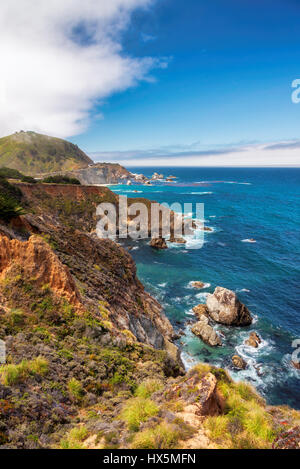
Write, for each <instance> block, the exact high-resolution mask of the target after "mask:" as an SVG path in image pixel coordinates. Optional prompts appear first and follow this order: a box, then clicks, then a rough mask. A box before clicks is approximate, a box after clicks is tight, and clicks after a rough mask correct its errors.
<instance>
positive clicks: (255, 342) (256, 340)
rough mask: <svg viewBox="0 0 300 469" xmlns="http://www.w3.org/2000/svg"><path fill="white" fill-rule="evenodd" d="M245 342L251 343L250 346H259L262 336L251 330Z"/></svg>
mask: <svg viewBox="0 0 300 469" xmlns="http://www.w3.org/2000/svg"><path fill="white" fill-rule="evenodd" d="M245 344H246V345H249V347H254V348H257V347H258V346H259V344H261V338H260V337H259V335H258V334H257V333H256V332H251V334H250V336H249V339H247V340H246V342H245Z"/></svg>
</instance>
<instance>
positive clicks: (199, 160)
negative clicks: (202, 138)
mask: <svg viewBox="0 0 300 469" xmlns="http://www.w3.org/2000/svg"><path fill="white" fill-rule="evenodd" d="M196 146H199V144H197V145H196ZM191 148H192V145H191V146H190V148H185V151H184V146H178V148H177V151H176V148H175V147H170V148H169V149H167V148H161V149H152V150H133V151H119V152H95V153H90V155H91V157H92V158H93V159H94V160H95V161H107V162H119V163H121V164H123V165H125V166H245V167H247V166H293V167H294V166H300V157H299V155H300V140H297V141H291V142H289V141H286V142H276V143H267V144H248V145H236V146H234V145H232V146H225V147H224V148H218V149H208V150H191Z"/></svg>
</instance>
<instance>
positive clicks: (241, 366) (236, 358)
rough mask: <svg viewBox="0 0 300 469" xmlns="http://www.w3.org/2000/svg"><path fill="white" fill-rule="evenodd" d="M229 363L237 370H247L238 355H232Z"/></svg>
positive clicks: (243, 361)
mask: <svg viewBox="0 0 300 469" xmlns="http://www.w3.org/2000/svg"><path fill="white" fill-rule="evenodd" d="M231 361H232V364H233V366H234V367H235V368H237V369H239V370H245V368H247V363H246V362H245V360H244V359H243V358H242V357H240V356H239V355H233V357H232V359H231Z"/></svg>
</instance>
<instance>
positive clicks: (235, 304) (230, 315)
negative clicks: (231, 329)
mask: <svg viewBox="0 0 300 469" xmlns="http://www.w3.org/2000/svg"><path fill="white" fill-rule="evenodd" d="M206 306H207V308H208V313H209V315H210V317H211V318H212V319H213V320H214V321H216V322H218V323H220V324H225V325H227V326H249V325H250V324H251V323H252V317H251V313H250V311H249V310H248V308H247V307H246V306H245V305H244V304H243V303H241V302H240V301H239V299H238V297H237V296H236V294H235V293H234V292H233V291H231V290H227V288H223V287H217V288H216V289H215V291H214V293H213V294H209V295H208V296H207V300H206Z"/></svg>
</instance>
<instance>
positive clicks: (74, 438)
mask: <svg viewBox="0 0 300 469" xmlns="http://www.w3.org/2000/svg"><path fill="white" fill-rule="evenodd" d="M87 436H88V430H87V428H86V427H84V426H82V427H74V428H72V430H71V431H70V432H69V434H68V436H67V438H66V439H63V440H61V442H60V447H61V448H62V449H83V445H82V442H83V441H84V440H85V439H86V438H87Z"/></svg>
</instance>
